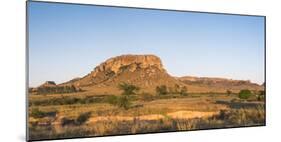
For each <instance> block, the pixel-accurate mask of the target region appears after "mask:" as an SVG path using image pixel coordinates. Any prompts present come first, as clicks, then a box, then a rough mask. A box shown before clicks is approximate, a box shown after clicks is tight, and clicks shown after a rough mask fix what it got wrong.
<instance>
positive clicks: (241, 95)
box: [239, 89, 252, 100]
mask: <svg viewBox="0 0 281 142" xmlns="http://www.w3.org/2000/svg"><path fill="white" fill-rule="evenodd" d="M251 95H252V93H251V91H250V90H247V89H245V90H241V91H240V92H239V98H240V99H243V100H246V99H248V98H249V97H250V96H251Z"/></svg>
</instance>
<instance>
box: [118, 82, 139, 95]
mask: <svg viewBox="0 0 281 142" xmlns="http://www.w3.org/2000/svg"><path fill="white" fill-rule="evenodd" d="M118 87H119V89H120V90H122V91H123V93H122V95H127V96H128V95H133V94H136V92H137V91H138V90H139V89H140V88H139V87H137V86H135V85H131V84H127V83H121V84H119V86H118Z"/></svg>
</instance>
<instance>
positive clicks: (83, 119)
mask: <svg viewBox="0 0 281 142" xmlns="http://www.w3.org/2000/svg"><path fill="white" fill-rule="evenodd" d="M90 117H91V112H85V113H82V114H80V115H79V116H78V118H77V119H76V124H78V125H81V124H83V123H85V122H86V121H87V120H88V119H89V118H90Z"/></svg>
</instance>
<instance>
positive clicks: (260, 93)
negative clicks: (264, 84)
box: [257, 90, 265, 101]
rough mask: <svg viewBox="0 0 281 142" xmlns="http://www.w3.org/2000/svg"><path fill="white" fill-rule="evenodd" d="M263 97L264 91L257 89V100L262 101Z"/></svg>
mask: <svg viewBox="0 0 281 142" xmlns="http://www.w3.org/2000/svg"><path fill="white" fill-rule="evenodd" d="M264 98H265V91H263V90H262V91H259V93H258V95H257V100H258V101H263V100H264Z"/></svg>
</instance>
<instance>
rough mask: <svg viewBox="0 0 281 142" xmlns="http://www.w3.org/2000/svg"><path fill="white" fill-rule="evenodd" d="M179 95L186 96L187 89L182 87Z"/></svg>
mask: <svg viewBox="0 0 281 142" xmlns="http://www.w3.org/2000/svg"><path fill="white" fill-rule="evenodd" d="M180 94H181V95H182V96H186V95H187V88H186V87H185V86H183V87H182V88H181V91H180Z"/></svg>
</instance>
